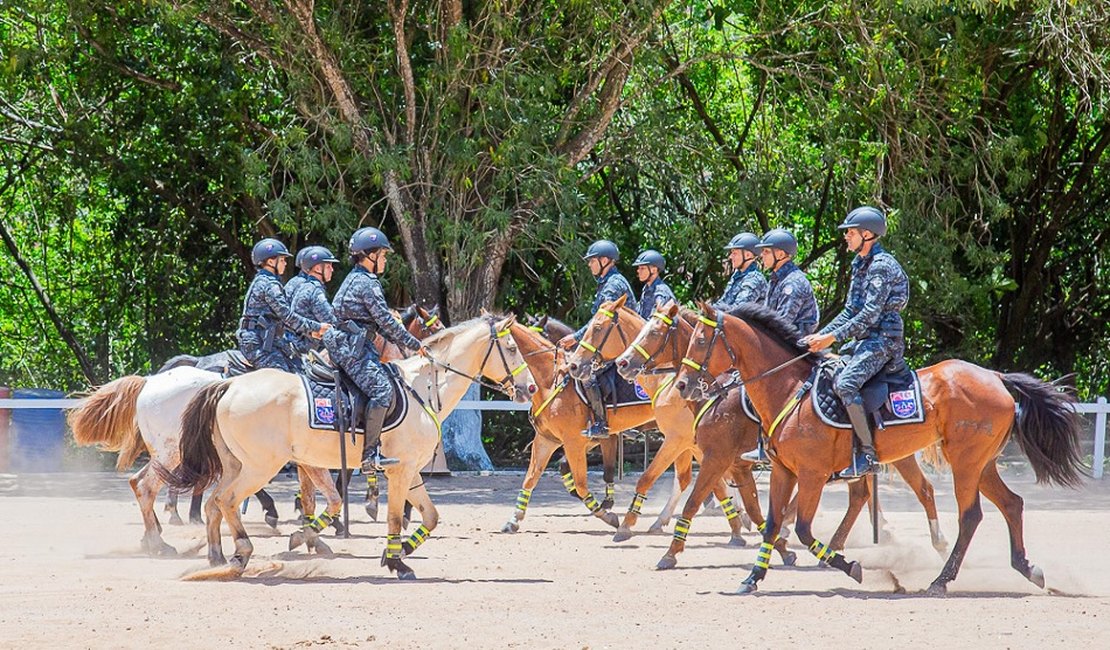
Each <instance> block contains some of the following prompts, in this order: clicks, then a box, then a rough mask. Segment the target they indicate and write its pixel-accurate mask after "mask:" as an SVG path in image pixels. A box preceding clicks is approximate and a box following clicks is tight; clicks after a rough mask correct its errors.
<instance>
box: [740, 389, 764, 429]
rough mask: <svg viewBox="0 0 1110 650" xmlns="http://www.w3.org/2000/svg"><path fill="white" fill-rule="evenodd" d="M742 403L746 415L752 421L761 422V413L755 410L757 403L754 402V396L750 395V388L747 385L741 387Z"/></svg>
mask: <svg viewBox="0 0 1110 650" xmlns="http://www.w3.org/2000/svg"><path fill="white" fill-rule="evenodd" d="M740 403H741V404H743V405H744V415H746V416H748V419H749V420H751V421H752V422H761V420H760V419H759V414H758V413H756V412H755V405H754V404H752V398H750V397H748V389H747V388H746V387H745V386H741V387H740Z"/></svg>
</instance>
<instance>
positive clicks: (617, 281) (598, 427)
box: [559, 239, 637, 438]
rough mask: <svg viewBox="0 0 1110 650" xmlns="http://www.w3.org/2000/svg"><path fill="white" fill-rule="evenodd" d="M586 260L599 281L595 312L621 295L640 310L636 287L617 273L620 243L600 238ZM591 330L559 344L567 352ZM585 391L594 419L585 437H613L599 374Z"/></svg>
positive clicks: (587, 385) (589, 250)
mask: <svg viewBox="0 0 1110 650" xmlns="http://www.w3.org/2000/svg"><path fill="white" fill-rule="evenodd" d="M582 259H584V260H586V263H587V264H588V265H589V267H590V273H591V274H592V275H593V276H594V279H596V280H597V293H596V294H595V295H594V303H593V312H594V313H596V312H597V309H598V307H600V306H601V303H603V302H610V301H613V300H616V299H617V298H620V297H621V296H627V299H626V301H625V304H626V305H628V306H629V307H631V308H632V309H637V304H636V296H635V295H634V294H633V293H632V286H631V285H630V284H628V280H625V279H624V276H623V275H621V274H620V271H618V270H617V260H618V259H620V251H618V250H617V245H616V244H614V243H613V242H611V241H609V240H607V239H599V240H597V241H595V242H594V243H592V244H590V247H589V248H588V249H586V255H585V256H583V257H582ZM587 327H589V323H587V324H586V325H583V326H582V328H581V329H579V330H578V331H577V332H575V333H573V334H568V335H566V336H564V337H563V338H562V339H560V340H559V345H560V346H561V347H563V348H564V349H567V350H569V349H571V348H573V347H574V346H575V345H576V344H577V343H578V342H579V341H581V340H582V335H584V334H585V333H586V328H587ZM612 371H613V367H610V368H609V369H608V370H606V372H612ZM599 374H601V373H599ZM583 388H584V389H585V391H586V399H587V401H588V402H589V404H590V410H591V411H593V416H594V417H593V421H592V422H591V423H590V426H589V428H587V429H586V430H585V431H583V432H582V435H584V436H586V437H587V438H605V437H606V436H608V435H609V423H608V419H607V415H606V413H605V404H604V403H603V402H602V399H601V378H600V377H599V376H598V375H597V374H595V375H594V376H592V377H591V378H590V379H589V380H588V381H586V382H585V383H584V384H583Z"/></svg>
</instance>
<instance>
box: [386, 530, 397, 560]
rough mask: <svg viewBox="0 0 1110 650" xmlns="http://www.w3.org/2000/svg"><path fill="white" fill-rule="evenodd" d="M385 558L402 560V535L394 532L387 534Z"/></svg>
mask: <svg viewBox="0 0 1110 650" xmlns="http://www.w3.org/2000/svg"><path fill="white" fill-rule="evenodd" d="M385 559H387V560H400V559H401V536H400V535H394V534H392V533H389V534H386V536H385Z"/></svg>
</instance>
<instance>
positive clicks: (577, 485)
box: [563, 434, 620, 528]
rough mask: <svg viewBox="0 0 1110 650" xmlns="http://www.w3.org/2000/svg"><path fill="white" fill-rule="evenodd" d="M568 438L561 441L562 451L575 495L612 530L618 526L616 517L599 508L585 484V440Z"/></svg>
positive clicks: (579, 437)
mask: <svg viewBox="0 0 1110 650" xmlns="http://www.w3.org/2000/svg"><path fill="white" fill-rule="evenodd" d="M568 438H569V440H564V441H563V449H565V450H566V454H567V463H569V464H570V473H571V475H572V477H573V478H574V491H575V493H576V494H577V495H578V497H579V498H580V499H582V503H583V504H585V506H586V507H587V508H588V509H589V510H590V514H592V515H593V516H595V517H597V518H598V519H600V520H602V521H604V522H605V523H607V524H609V525H610V526H612V527H613V528H616V527H618V526H620V519H618V518H617V515H615V514H613V513H612V512H609V511H608V510H605V509H604V508H602V507H601V502H599V501H598V500H597V498H595V497H594V495H593V494H592V493H591V492H590V487H589V485H588V484H587V483H586V444H587V441H586V439H585V438H582V437H581V436H576V435H574V434H570V435H569V436H568Z"/></svg>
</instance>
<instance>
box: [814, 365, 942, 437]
mask: <svg viewBox="0 0 1110 650" xmlns="http://www.w3.org/2000/svg"><path fill="white" fill-rule="evenodd" d="M844 365H845V362H844V361H843V360H840V359H835V360H831V361H827V362H825V363H822V364H821V365H819V366H818V367H817V368H815V369H814V372H815V373H816V375H817V376H816V378H815V379H814V381H813V388H811V389H810V398H811V399H812V400H813V406H814V410H815V411H817V416H818V417H820V418H821V420H822V421H823V422H824V423H825V424H827V425H829V426H833V427H836V428H839V429H850V428H852V424H851V422H850V421H849V420H848V413H847V411H845V410H844V403H843V402H841V401H840V397H839V396H838V395H837V394H836V393H834V392H833V389H832V385H833V379H834V378H835V377H836V373H837V372H838V371H839V370H840V369H841V368H843V367H844ZM860 396H861V397H862V398H863V409H864V411H866V412H867V414H868V416H869V417H870V418H871V420H872V424H873V426H874V427H875V428H877V429H882V428H884V427H887V426H893V425H898V424H916V423H918V422H924V421H925V407H924V403H923V402H922V401H921V380H920V379H919V378H918V376H917V372H916V371H913V370H910V368H909V367H908V366H907V365H906V364H905V363H901V364H898V366H897V367H895V368H891V367H890V366H889V365H888V366H884V367H883V369H882V370H880V371H879V373H878V374H877V375H875V376H874V377H872V378H871V379H869V380H868V381H867V383H865V384H864V385H863V388H862V389H861V390H860Z"/></svg>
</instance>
